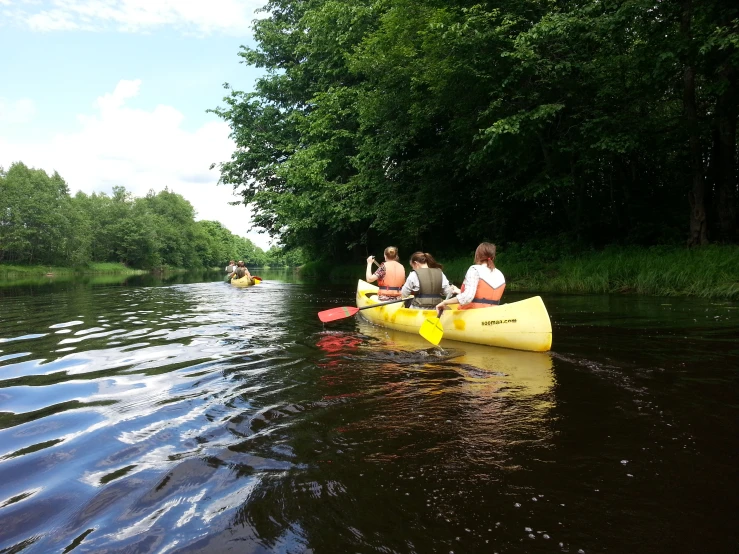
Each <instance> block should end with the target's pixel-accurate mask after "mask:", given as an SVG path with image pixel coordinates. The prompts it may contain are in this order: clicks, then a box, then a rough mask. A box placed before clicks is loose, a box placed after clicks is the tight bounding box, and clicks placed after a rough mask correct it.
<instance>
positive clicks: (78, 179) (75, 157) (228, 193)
mask: <svg viewBox="0 0 739 554" xmlns="http://www.w3.org/2000/svg"><path fill="white" fill-rule="evenodd" d="M140 87H141V81H140V80H135V81H127V80H123V81H120V82H119V83H118V85H117V86H116V87H115V90H114V91H113V92H112V93H108V94H104V95H103V96H101V97H99V98H98V99H97V101H96V102H95V104H94V106H93V108H92V111H91V113H89V114H81V115H78V116H77V119H78V122H79V128H78V130H77V131H75V132H72V133H67V134H57V135H55V136H53V137H48V138H47V139H46V140H43V141H41V142H35V143H32V144H19V143H17V142H16V141H12V140H9V139H8V137H3V136H2V129H0V166H4V167H6V168H7V167H8V166H9V165H10V164H11V163H13V162H16V161H22V162H24V163H25V164H26V165H28V166H31V167H38V168H42V169H45V170H46V171H48V172H52V171H58V172H59V174H60V175H61V176H62V177H64V179H65V180H66V181H67V184H68V185H69V188H70V190H71V191H72V193H73V194H74V193H75V192H76V191H77V190H82V191H84V192H86V193H88V194H89V193H92V192H106V193H110V191H111V189H112V187H113V186H115V185H121V186H124V187H126V190H128V191H130V192H132V193H133V194H134V195H135V196H143V195H145V194H146V193H147V192H148V191H149V190H150V189H153V190H155V191H157V192H158V191H160V190H162V189H164V188H165V187H169V189H170V190H171V191H173V192H176V193H178V194H181V195H182V196H184V197H185V198H186V199H187V200H189V201H190V203H191V204H192V205H193V206H194V207H195V210H196V211H197V213H198V217H197V219H210V220H215V221H220V222H221V223H222V224H223V225H224V226H225V227H226V228H228V229H229V230H231V232H233V233H234V234H237V235H241V236H246V237H248V238H249V239H251V240H252V241H254V243H255V244H257V245H258V246H260V247H262V248H268V247H269V239H268V237H267V235H266V234H259V233H256V232H248V231H249V229H250V228H251V224H250V218H249V213H250V212H249V210H248V209H246V208H245V207H244V206H230V205H229V204H228V203H229V202H231V201H235V200H238V199H239V198H238V197H236V196H234V195H233V191H232V190H231V188H230V187H228V186H223V185H217V184H216V183H217V181H218V171H217V170H210V169H209V167H210V164H211V163H213V162H220V161H224V160H227V159H229V158H230V156H231V154H232V153H233V151H234V143H233V141H231V139H230V138H229V137H228V135H229V132H230V129H229V127H228V125H227V124H226V123H225V122H223V121H219V120H214V121H211V122H208V123H206V124H204V125H203V126H201V127H200V128H199V129H197V130H195V131H194V132H188V131H186V130H184V129H183V128H182V126H181V124H182V121H183V119H184V116H183V115H182V113H180V112H179V111H178V110H177V109H176V108H174V107H172V106H165V105H158V106H156V107H155V108H154V109H152V110H150V111H147V110H142V109H134V108H130V107H128V106H126V100H128V99H130V98H133V97H135V96H136V95H137V94H138V92H139V88H140Z"/></svg>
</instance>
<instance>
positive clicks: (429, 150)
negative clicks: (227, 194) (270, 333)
mask: <svg viewBox="0 0 739 554" xmlns="http://www.w3.org/2000/svg"><path fill="white" fill-rule="evenodd" d="M266 11H267V12H268V17H265V18H263V19H260V20H259V21H257V22H256V23H255V27H254V30H255V38H256V44H257V45H256V47H255V48H248V47H242V49H241V51H240V56H241V57H242V58H243V61H244V62H245V63H247V64H249V65H253V66H256V67H259V68H263V69H264V70H265V72H266V74H265V76H264V77H263V78H261V79H259V80H258V81H257V83H256V87H255V90H254V91H253V92H249V93H245V92H240V91H237V90H233V89H232V88H230V87H228V85H226V86H227V89H228V95H227V96H226V97H225V98H224V105H223V106H222V107H219V108H217V109H215V110H214V112H215V113H217V114H218V115H220V116H221V117H222V118H223V119H224V120H226V121H227V122H228V123H229V124H230V126H231V129H232V138H233V139H234V141H235V142H236V146H237V148H236V150H235V152H234V153H233V155H232V157H231V159H230V160H228V161H224V162H222V163H221V164H220V171H221V180H222V182H224V183H226V184H228V185H231V186H233V187H234V188H235V189H237V190H239V191H240V192H241V194H242V195H243V198H244V201H245V202H246V203H249V204H250V205H251V206H252V207H253V208H254V209H255V211H256V218H255V222H256V224H257V225H260V226H261V227H263V228H264V229H266V230H267V231H268V232H269V233H270V234H272V235H273V236H276V237H280V238H281V240H282V241H283V243H284V244H285V245H287V246H288V247H301V248H303V249H304V251H305V252H306V254H307V255H309V256H322V257H329V256H332V257H338V258H349V257H352V256H355V257H356V256H358V255H359V254H360V253H361V252H364V251H366V250H367V249H376V248H378V247H383V246H386V245H387V244H398V245H400V246H405V247H408V248H413V249H418V248H423V249H435V250H436V249H438V250H442V251H446V252H449V251H451V250H452V249H459V248H462V249H464V250H465V251H467V250H469V249H471V248H474V245H476V244H477V243H478V242H480V241H481V240H483V239H487V240H494V241H496V242H504V243H505V242H525V241H527V240H535V239H542V238H548V237H549V238H551V237H558V238H559V239H561V240H568V241H580V242H585V243H588V244H590V245H593V246H600V245H605V244H612V243H620V244H645V245H647V244H660V243H684V242H686V241H687V242H688V243H689V244H690V245H699V244H705V243H707V242H708V241H709V240H711V241H722V242H736V241H737V238H738V236H737V198H739V195H738V194H737V105H738V104H739V94H738V92H737V86H738V83H737V79H738V77H737V67H739V19H738V18H739V7H737V6H736V5H733V4H732V3H730V2H720V1H718V0H706V1H703V2H693V0H681V1H680V2H654V1H653V0H618V1H617V0H606V1H603V0H598V1H595V0H584V1H581V2H545V1H542V0H516V1H507V0H504V1H502V2H495V3H491V2H479V1H475V2H469V1H466V0H446V1H444V2H440V1H438V0H413V1H410V0H300V1H297V0H272V1H270V2H269V3H268V4H267V6H266Z"/></svg>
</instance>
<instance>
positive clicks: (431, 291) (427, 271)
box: [400, 252, 454, 310]
mask: <svg viewBox="0 0 739 554" xmlns="http://www.w3.org/2000/svg"><path fill="white" fill-rule="evenodd" d="M411 267H412V268H413V271H411V272H410V273H409V274H408V279H406V281H405V284H404V285H403V287H402V288H401V289H400V294H401V296H409V295H411V294H412V295H414V298H413V302H412V303H411V307H413V308H420V309H423V310H431V309H433V308H434V307H435V306H436V304H437V303H438V302H439V299H440V298H443V297H446V298H449V297H450V296H451V295H452V294H453V293H454V287H453V286H452V285H451V284H449V279H447V278H446V275H444V272H443V269H444V266H442V265H441V264H440V263H439V262H437V261H436V260H435V259H434V257H433V256H432V255H431V254H429V253H428V252H414V253H413V255H412V256H411Z"/></svg>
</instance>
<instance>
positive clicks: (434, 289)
mask: <svg viewBox="0 0 739 554" xmlns="http://www.w3.org/2000/svg"><path fill="white" fill-rule="evenodd" d="M414 271H415V272H416V275H417V276H418V284H419V288H418V292H416V293H414V296H415V298H414V299H413V306H414V307H417V308H424V309H427V310H432V309H433V308H434V307H435V306H436V304H438V303H439V301H440V300H441V299H442V297H443V296H444V295H443V291H442V281H443V279H444V273H443V272H442V271H441V269H439V268H438V267H419V268H418V269H415V270H414Z"/></svg>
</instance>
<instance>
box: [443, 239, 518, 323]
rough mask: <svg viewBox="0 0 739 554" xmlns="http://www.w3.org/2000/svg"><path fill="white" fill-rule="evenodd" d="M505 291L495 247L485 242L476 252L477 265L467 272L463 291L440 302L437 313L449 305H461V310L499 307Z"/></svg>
mask: <svg viewBox="0 0 739 554" xmlns="http://www.w3.org/2000/svg"><path fill="white" fill-rule="evenodd" d="M504 290H505V277H503V274H502V273H501V272H500V270H499V269H497V268H496V267H495V245H494V244H491V243H489V242H483V243H481V244H480V246H478V247H477V250H475V265H473V266H471V267H470V268H469V269H468V270H467V274H466V275H465V277H464V284H463V285H462V289H461V290H460V291H459V293H458V294H457V296H455V297H454V298H448V299H446V300H442V301H441V302H439V303H438V304H437V305H436V311H437V312H441V311H443V310H444V307H445V306H448V305H449V304H460V310H468V309H473V308H489V307H490V306H497V305H498V304H500V298H501V296H503V291H504Z"/></svg>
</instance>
